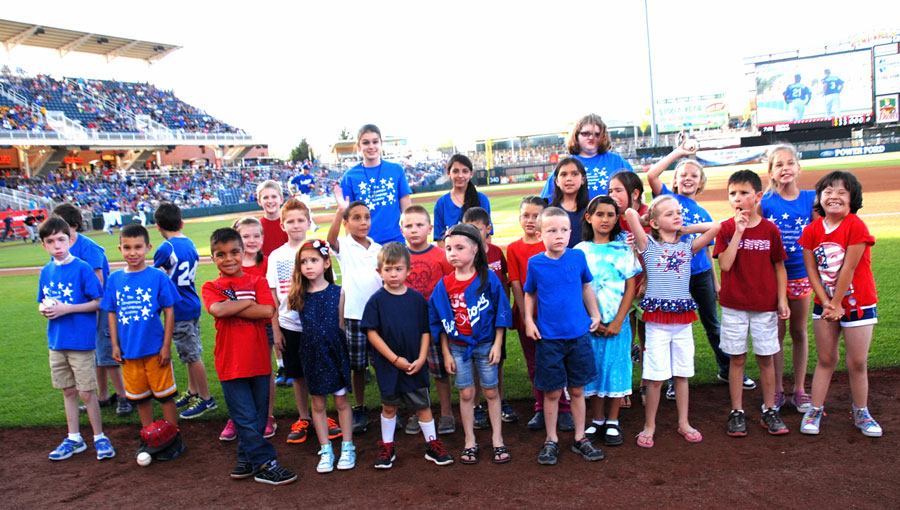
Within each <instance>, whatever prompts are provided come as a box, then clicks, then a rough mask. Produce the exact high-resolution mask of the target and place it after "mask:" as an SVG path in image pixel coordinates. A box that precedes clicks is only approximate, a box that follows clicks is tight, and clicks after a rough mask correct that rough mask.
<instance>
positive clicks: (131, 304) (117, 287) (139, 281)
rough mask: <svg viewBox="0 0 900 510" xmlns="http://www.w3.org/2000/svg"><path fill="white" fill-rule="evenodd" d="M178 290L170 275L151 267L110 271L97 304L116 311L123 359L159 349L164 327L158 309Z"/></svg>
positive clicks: (147, 354)
mask: <svg viewBox="0 0 900 510" xmlns="http://www.w3.org/2000/svg"><path fill="white" fill-rule="evenodd" d="M176 299H178V291H177V290H176V289H175V284H174V283H172V280H170V279H169V276H168V275H166V273H163V272H162V271H159V270H157V269H154V268H152V267H147V268H144V269H143V270H141V271H137V272H135V273H128V272H126V271H125V270H124V269H120V270H119V271H116V272H115V273H113V274H111V275H109V284H108V285H107V286H106V292H105V293H104V294H103V301H102V302H101V303H100V308H102V309H104V310H108V311H110V312H115V313H116V321H117V325H116V331H118V333H119V337H118V338H119V349H121V351H122V357H123V358H125V359H138V358H143V357H145V356H150V355H153V354H157V353H159V350H160V349H162V345H163V335H164V333H165V330H164V328H163V323H162V321H160V318H159V312H160V311H161V310H162V309H163V308H167V307H170V306H173V305H174V304H175V300H176Z"/></svg>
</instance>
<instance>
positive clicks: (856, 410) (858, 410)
mask: <svg viewBox="0 0 900 510" xmlns="http://www.w3.org/2000/svg"><path fill="white" fill-rule="evenodd" d="M853 423H854V424H855V425H856V427H857V428H858V429H859V430H861V431H862V433H863V435H864V436H867V437H881V434H882V432H883V431H882V430H881V425H879V424H878V422H877V421H875V419H874V418H872V415H870V414H869V408H868V407H856V406H853Z"/></svg>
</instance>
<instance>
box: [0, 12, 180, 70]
mask: <svg viewBox="0 0 900 510" xmlns="http://www.w3.org/2000/svg"><path fill="white" fill-rule="evenodd" d="M0 41H2V42H3V46H4V47H5V48H6V51H10V50H12V49H13V48H15V47H16V46H34V47H37V48H47V49H52V50H56V51H58V52H59V56H60V57H65V56H66V55H68V54H69V53H71V52H78V53H91V54H94V55H102V56H104V57H106V61H107V62H110V61H112V60H113V59H115V58H118V57H123V58H136V59H139V60H146V61H147V62H148V63H151V64H152V63H153V61H155V60H159V59H161V58H163V57H165V56H166V55H168V54H169V53H171V52H173V51H175V50H177V49H180V48H181V46H176V45H174V44H163V43H156V42H151V41H141V40H138V39H127V38H124V37H116V36H112V35H102V34H93V33H90V32H81V31H78V30H68V29H65V28H54V27H48V26H43V25H34V24H31V23H22V22H19V21H10V20H5V19H0Z"/></svg>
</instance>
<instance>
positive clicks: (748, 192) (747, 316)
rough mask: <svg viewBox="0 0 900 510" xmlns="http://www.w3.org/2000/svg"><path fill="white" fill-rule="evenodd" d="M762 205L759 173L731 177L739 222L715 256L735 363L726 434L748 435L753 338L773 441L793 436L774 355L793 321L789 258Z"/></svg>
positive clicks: (720, 237)
mask: <svg viewBox="0 0 900 510" xmlns="http://www.w3.org/2000/svg"><path fill="white" fill-rule="evenodd" d="M760 200H762V181H761V180H760V178H759V176H758V175H756V173H755V172H753V171H752V170H738V171H737V172H735V173H733V174H731V177H729V178H728V202H729V204H730V205H731V208H732V209H734V213H735V216H734V217H733V218H729V219H727V220H725V221H723V222H722V227H721V230H719V233H718V234H717V235H716V245H715V250H714V251H713V257H715V258H717V259H718V260H719V268H720V269H721V270H722V290H721V292H720V294H719V303H720V304H721V305H722V331H721V333H720V335H719V338H720V339H719V348H720V349H722V352H724V353H726V354H728V355H729V357H730V359H731V361H730V368H729V372H728V386H729V390H730V392H731V414H729V416H728V428H727V434H728V435H729V436H732V437H743V436H746V435H747V424H746V420H745V418H744V409H743V404H742V394H743V391H744V365H745V364H746V362H747V352H748V350H749V341H748V333H749V336H750V337H752V338H753V352H754V354H756V362H757V364H758V365H759V379H760V384H761V385H762V392H763V407H762V417H761V419H760V424H761V425H762V426H763V427H765V428H766V429H767V430H768V432H769V434H772V435H781V434H787V433H788V432H790V431H789V430H788V428H787V425H785V424H784V421H782V419H781V414H780V413H779V408H778V407H777V406H776V404H775V354H777V353H778V352H779V351H780V350H781V346H780V345H779V342H778V320H779V319H787V318H788V317H790V315H791V309H790V308H789V307H788V302H787V272H786V271H785V268H784V261H785V259H787V253H785V251H784V245H783V244H782V242H781V232H780V231H779V230H778V227H776V226H775V224H774V223H772V222H771V221H769V220H767V219H766V218H763V217H762V216H761V215H760V208H759V201H760Z"/></svg>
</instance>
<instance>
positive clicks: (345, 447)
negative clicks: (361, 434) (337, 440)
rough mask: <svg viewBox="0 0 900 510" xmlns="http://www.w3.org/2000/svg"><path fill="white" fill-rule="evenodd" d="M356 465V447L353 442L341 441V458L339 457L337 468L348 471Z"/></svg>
mask: <svg viewBox="0 0 900 510" xmlns="http://www.w3.org/2000/svg"><path fill="white" fill-rule="evenodd" d="M355 467H356V447H355V446H353V443H350V442H347V441H345V442H343V443H341V458H339V459H338V463H337V468H338V470H339V471H346V470H348V469H353V468H355Z"/></svg>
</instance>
